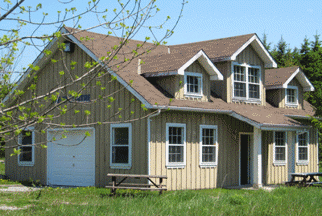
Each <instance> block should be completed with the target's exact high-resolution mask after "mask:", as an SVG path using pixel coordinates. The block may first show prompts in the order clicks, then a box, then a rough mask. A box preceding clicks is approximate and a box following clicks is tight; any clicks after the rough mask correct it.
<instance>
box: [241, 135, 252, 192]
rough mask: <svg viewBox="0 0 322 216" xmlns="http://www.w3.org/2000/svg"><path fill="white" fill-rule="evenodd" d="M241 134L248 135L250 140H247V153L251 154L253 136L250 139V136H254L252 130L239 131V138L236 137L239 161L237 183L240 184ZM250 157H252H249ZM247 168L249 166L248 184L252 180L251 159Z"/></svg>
mask: <svg viewBox="0 0 322 216" xmlns="http://www.w3.org/2000/svg"><path fill="white" fill-rule="evenodd" d="M241 135H250V140H249V150H250V151H249V154H250V155H251V153H252V147H253V146H254V143H253V142H251V141H252V140H254V138H253V139H252V136H254V133H253V132H239V136H238V137H239V139H238V144H239V148H238V151H239V153H238V156H239V159H238V162H239V170H238V171H239V172H238V185H239V186H241V179H240V174H241V163H240V162H241ZM250 158H252V157H250ZM249 168H250V172H249V178H250V184H251V183H252V180H253V176H252V175H253V173H252V159H251V160H250V161H249Z"/></svg>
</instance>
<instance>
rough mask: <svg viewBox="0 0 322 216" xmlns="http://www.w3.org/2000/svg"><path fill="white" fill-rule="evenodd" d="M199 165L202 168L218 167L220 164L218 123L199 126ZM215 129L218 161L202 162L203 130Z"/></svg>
mask: <svg viewBox="0 0 322 216" xmlns="http://www.w3.org/2000/svg"><path fill="white" fill-rule="evenodd" d="M199 128H200V129H199V165H200V167H201V168H206V167H216V166H217V164H218V126H217V125H200V127H199ZM203 129H214V130H215V138H216V139H215V143H216V152H215V155H216V161H215V162H202V146H203V145H202V130H203Z"/></svg>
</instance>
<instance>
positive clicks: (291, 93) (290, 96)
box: [285, 86, 298, 106]
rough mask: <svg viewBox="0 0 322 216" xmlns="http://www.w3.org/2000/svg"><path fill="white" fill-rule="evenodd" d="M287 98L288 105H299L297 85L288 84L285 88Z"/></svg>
mask: <svg viewBox="0 0 322 216" xmlns="http://www.w3.org/2000/svg"><path fill="white" fill-rule="evenodd" d="M285 100H286V101H285V104H286V106H297V105H298V88H297V87H296V86H288V87H287V88H286V89H285Z"/></svg>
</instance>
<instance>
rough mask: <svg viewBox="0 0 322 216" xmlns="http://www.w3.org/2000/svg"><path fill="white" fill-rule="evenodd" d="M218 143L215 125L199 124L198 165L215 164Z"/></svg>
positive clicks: (209, 165) (207, 165)
mask: <svg viewBox="0 0 322 216" xmlns="http://www.w3.org/2000/svg"><path fill="white" fill-rule="evenodd" d="M217 158H218V143H217V126H215V125H201V126H200V166H201V167H203V166H204V167H211V166H216V165H217Z"/></svg>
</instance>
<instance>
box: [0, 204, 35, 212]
mask: <svg viewBox="0 0 322 216" xmlns="http://www.w3.org/2000/svg"><path fill="white" fill-rule="evenodd" d="M29 207H30V205H27V206H24V207H21V208H18V207H16V206H6V205H0V210H5V211H7V210H11V211H12V210H22V209H26V208H29Z"/></svg>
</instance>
